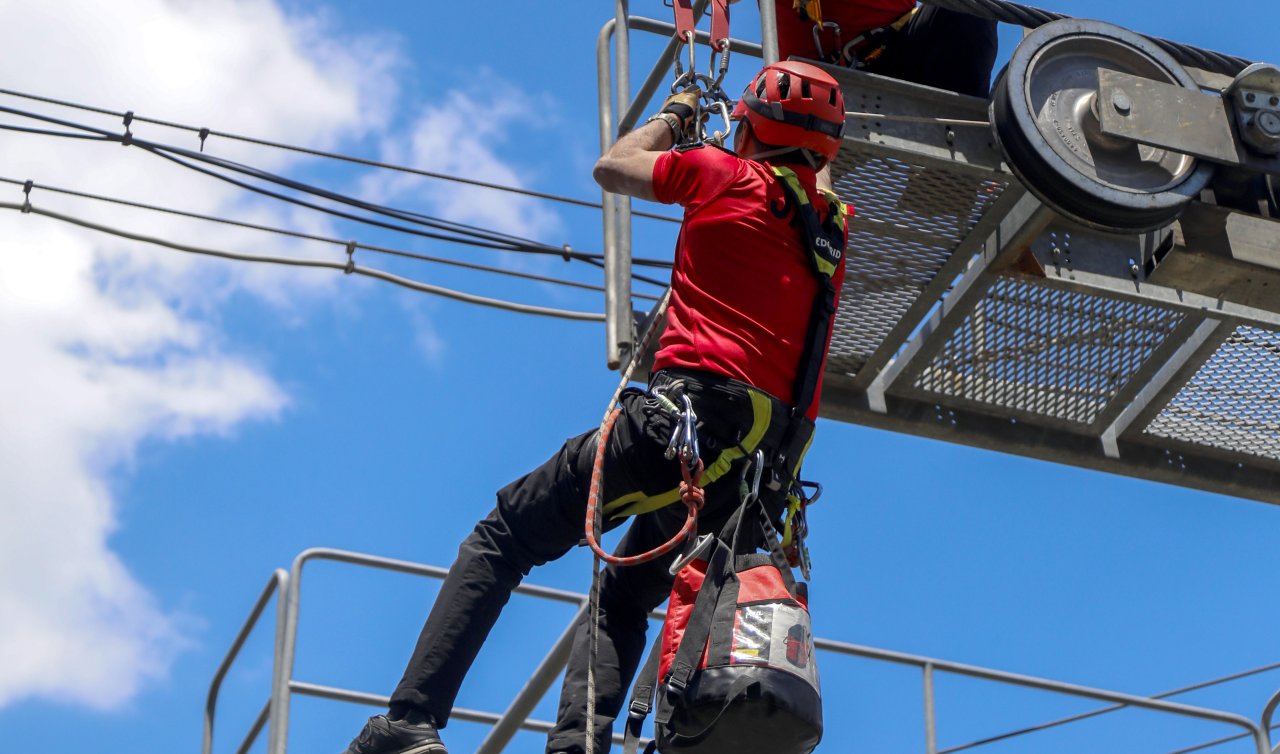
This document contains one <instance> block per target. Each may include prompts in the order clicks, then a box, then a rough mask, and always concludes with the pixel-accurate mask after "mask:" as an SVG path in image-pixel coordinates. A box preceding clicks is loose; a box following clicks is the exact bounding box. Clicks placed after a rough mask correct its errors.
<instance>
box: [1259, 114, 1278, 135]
mask: <svg viewBox="0 0 1280 754" xmlns="http://www.w3.org/2000/svg"><path fill="white" fill-rule="evenodd" d="M1258 127H1259V128H1261V129H1262V130H1263V131H1265V132H1267V134H1269V135H1271V136H1280V113H1274V112H1271V111H1270V110H1264V111H1263V112H1260V113H1258Z"/></svg>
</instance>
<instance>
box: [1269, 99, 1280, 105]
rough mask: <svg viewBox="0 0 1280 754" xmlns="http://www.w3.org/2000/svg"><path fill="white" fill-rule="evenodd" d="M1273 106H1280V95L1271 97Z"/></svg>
mask: <svg viewBox="0 0 1280 754" xmlns="http://www.w3.org/2000/svg"><path fill="white" fill-rule="evenodd" d="M1271 106H1272V107H1280V97H1272V98H1271Z"/></svg>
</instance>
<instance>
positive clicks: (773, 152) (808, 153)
mask: <svg viewBox="0 0 1280 754" xmlns="http://www.w3.org/2000/svg"><path fill="white" fill-rule="evenodd" d="M791 152H799V153H800V154H801V156H803V157H804V161H805V162H806V163H808V164H809V167H811V168H813V169H814V170H817V169H818V157H817V156H816V155H814V153H813V151H812V150H809V149H805V148H804V147H778V148H775V149H765V150H762V151H759V152H753V153H751V154H749V155H744V156H743V159H746V160H753V161H755V162H760V161H761V160H765V159H768V158H770V157H777V156H778V155H780V154H790V153H791Z"/></svg>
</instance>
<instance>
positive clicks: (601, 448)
mask: <svg viewBox="0 0 1280 754" xmlns="http://www.w3.org/2000/svg"><path fill="white" fill-rule="evenodd" d="M621 413H622V409H621V408H618V409H617V410H615V411H614V412H613V413H612V414H610V415H609V418H608V419H606V420H605V422H604V424H603V425H601V427H600V435H599V439H598V440H597V441H596V461H595V465H594V466H593V467H592V468H591V492H590V493H589V494H588V495H587V526H586V530H587V531H586V533H587V544H588V545H590V546H591V551H592V552H594V553H595V554H596V557H597V558H599V559H600V560H603V561H604V562H606V563H608V564H610V565H615V566H633V565H640V564H641V563H648V562H649V561H650V560H653V559H654V558H660V557H662V556H663V555H666V554H667V553H669V552H671V551H672V550H674V549H676V548H677V547H679V546H680V545H682V544H684V542H685V541H686V540H688V539H689V538H690V537H692V536H693V535H694V534H696V533H697V531H698V511H699V510H701V509H702V504H703V503H704V502H705V500H706V494H705V493H704V492H703V489H702V487H700V486H699V485H698V483H699V482H700V481H702V459H698V465H697V467H696V468H695V469H693V470H690V469H689V467H688V466H687V465H685V464H683V463H682V464H680V475H681V477H683V480H682V481H681V482H680V500H681V501H683V502H684V504H685V507H687V508H688V509H689V515H688V516H686V517H685V520H684V526H682V527H680V531H678V532H676V535H675V536H674V537H672V538H671V539H670V540H668V541H667V542H665V543H663V544H661V545H659V546H657V547H655V548H654V549H652V550H649V551H648V552H642V553H640V554H639V555H625V556H624V555H610V554H609V553H607V552H605V551H604V549H603V548H602V547H600V540H599V536H598V534H597V532H598V531H599V529H600V528H601V525H602V523H603V518H604V517H603V515H602V511H601V510H600V489H601V487H603V486H604V457H605V448H606V447H608V444H609V435H610V434H611V433H612V432H613V423H614V422H615V421H617V419H618V414H621Z"/></svg>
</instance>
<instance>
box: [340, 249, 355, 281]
mask: <svg viewBox="0 0 1280 754" xmlns="http://www.w3.org/2000/svg"><path fill="white" fill-rule="evenodd" d="M355 256H356V242H355V241H347V266H346V267H343V268H342V273H343V274H344V275H350V274H351V273H353V272H355V271H356V259H355Z"/></svg>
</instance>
